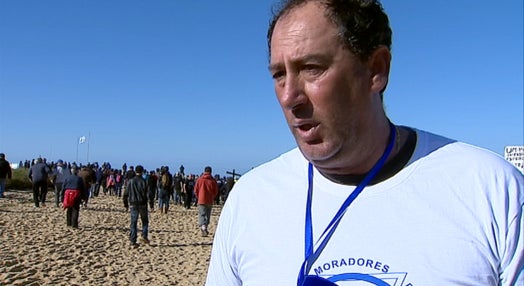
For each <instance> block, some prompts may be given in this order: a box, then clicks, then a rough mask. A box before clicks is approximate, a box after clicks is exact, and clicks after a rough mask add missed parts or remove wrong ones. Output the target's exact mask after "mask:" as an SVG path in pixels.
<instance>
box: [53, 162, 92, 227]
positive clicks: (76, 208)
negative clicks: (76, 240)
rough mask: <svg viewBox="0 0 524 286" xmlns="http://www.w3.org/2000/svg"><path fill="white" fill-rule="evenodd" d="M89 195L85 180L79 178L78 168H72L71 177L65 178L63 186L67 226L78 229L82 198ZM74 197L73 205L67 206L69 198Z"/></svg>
mask: <svg viewBox="0 0 524 286" xmlns="http://www.w3.org/2000/svg"><path fill="white" fill-rule="evenodd" d="M86 193H87V190H86V188H85V184H84V180H83V179H82V177H80V176H78V168H77V167H76V166H74V165H73V166H72V167H71V175H69V176H68V177H66V178H65V180H64V183H63V184H62V194H61V196H60V197H61V198H64V202H63V203H64V204H63V205H64V207H65V208H66V209H67V215H66V223H67V226H70V227H73V228H78V217H79V215H80V204H81V203H82V197H84V196H85V195H86ZM70 195H71V196H72V197H73V198H74V200H73V202H72V205H71V206H67V204H66V200H68V198H67V197H69V196H70Z"/></svg>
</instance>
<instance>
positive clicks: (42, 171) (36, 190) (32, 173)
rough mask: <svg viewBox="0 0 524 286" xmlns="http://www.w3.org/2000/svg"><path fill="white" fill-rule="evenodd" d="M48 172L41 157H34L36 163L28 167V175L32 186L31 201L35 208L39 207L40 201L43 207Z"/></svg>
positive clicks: (47, 167)
mask: <svg viewBox="0 0 524 286" xmlns="http://www.w3.org/2000/svg"><path fill="white" fill-rule="evenodd" d="M49 172H51V170H50V169H49V166H47V164H46V163H44V161H43V160H42V158H38V159H36V164H34V165H33V166H31V168H30V169H29V173H28V177H29V180H30V181H31V184H32V186H33V201H34V203H35V207H37V208H38V207H40V203H41V204H42V206H43V207H45V199H46V196H47V180H48V178H49Z"/></svg>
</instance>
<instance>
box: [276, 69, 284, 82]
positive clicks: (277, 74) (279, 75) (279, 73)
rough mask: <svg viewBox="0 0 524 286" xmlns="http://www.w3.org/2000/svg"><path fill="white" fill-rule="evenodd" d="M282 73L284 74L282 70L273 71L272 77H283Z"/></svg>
mask: <svg viewBox="0 0 524 286" xmlns="http://www.w3.org/2000/svg"><path fill="white" fill-rule="evenodd" d="M284 75H285V73H284V72H283V71H277V72H274V73H273V79H274V80H279V79H281V78H283V77H284Z"/></svg>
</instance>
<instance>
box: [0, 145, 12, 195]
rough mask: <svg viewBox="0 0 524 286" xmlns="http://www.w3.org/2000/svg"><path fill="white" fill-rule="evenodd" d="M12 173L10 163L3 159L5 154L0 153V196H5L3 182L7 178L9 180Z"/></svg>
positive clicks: (4, 182)
mask: <svg viewBox="0 0 524 286" xmlns="http://www.w3.org/2000/svg"><path fill="white" fill-rule="evenodd" d="M12 175H13V173H12V170H11V164H9V161H7V160H6V159H5V154H4V153H0V198H4V197H5V195H4V192H5V184H6V182H7V180H11V177H12Z"/></svg>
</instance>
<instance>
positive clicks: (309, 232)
mask: <svg viewBox="0 0 524 286" xmlns="http://www.w3.org/2000/svg"><path fill="white" fill-rule="evenodd" d="M389 129H390V131H389V132H390V135H389V143H388V146H387V147H386V150H385V151H384V154H382V157H380V159H379V160H378V161H377V163H375V165H374V166H373V168H371V170H370V171H369V172H368V173H367V175H366V177H364V179H363V180H362V181H361V182H360V184H358V186H357V187H356V188H355V190H354V191H353V192H352V193H351V194H350V195H349V196H348V197H347V199H346V200H345V201H344V203H343V204H342V205H341V206H340V209H339V210H338V211H337V213H336V214H335V216H334V217H333V219H331V222H330V223H329V224H328V226H327V227H326V229H325V230H324V232H323V233H322V235H321V236H320V238H322V237H324V239H323V240H322V241H321V242H320V245H319V246H318V248H317V250H316V251H313V226H312V219H311V201H312V197H313V165H312V164H311V163H309V165H308V191H307V202H306V226H305V246H306V247H305V248H306V249H305V257H306V258H305V260H304V262H303V263H302V266H301V268H300V273H299V276H298V285H302V281H303V279H304V278H305V277H306V276H307V275H308V273H309V271H310V270H311V267H312V266H313V263H315V261H316V260H317V259H318V257H319V256H320V254H321V253H322V251H323V250H324V248H325V247H326V245H327V244H328V242H329V240H330V239H331V236H332V235H333V233H334V232H335V230H336V228H337V226H338V224H339V223H340V221H341V219H342V216H344V214H345V213H346V210H347V209H348V207H349V205H351V203H352V202H353V201H354V200H355V199H356V198H357V196H358V195H359V194H360V193H361V192H362V190H363V189H364V188H365V187H366V186H367V185H368V184H369V182H371V180H372V179H373V178H374V177H375V176H376V175H377V173H378V172H379V171H380V169H381V168H382V166H384V163H385V162H386V159H387V158H388V157H389V154H391V151H392V150H393V147H394V145H395V137H396V132H395V126H394V125H393V124H392V123H391V122H390V123H389Z"/></svg>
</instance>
